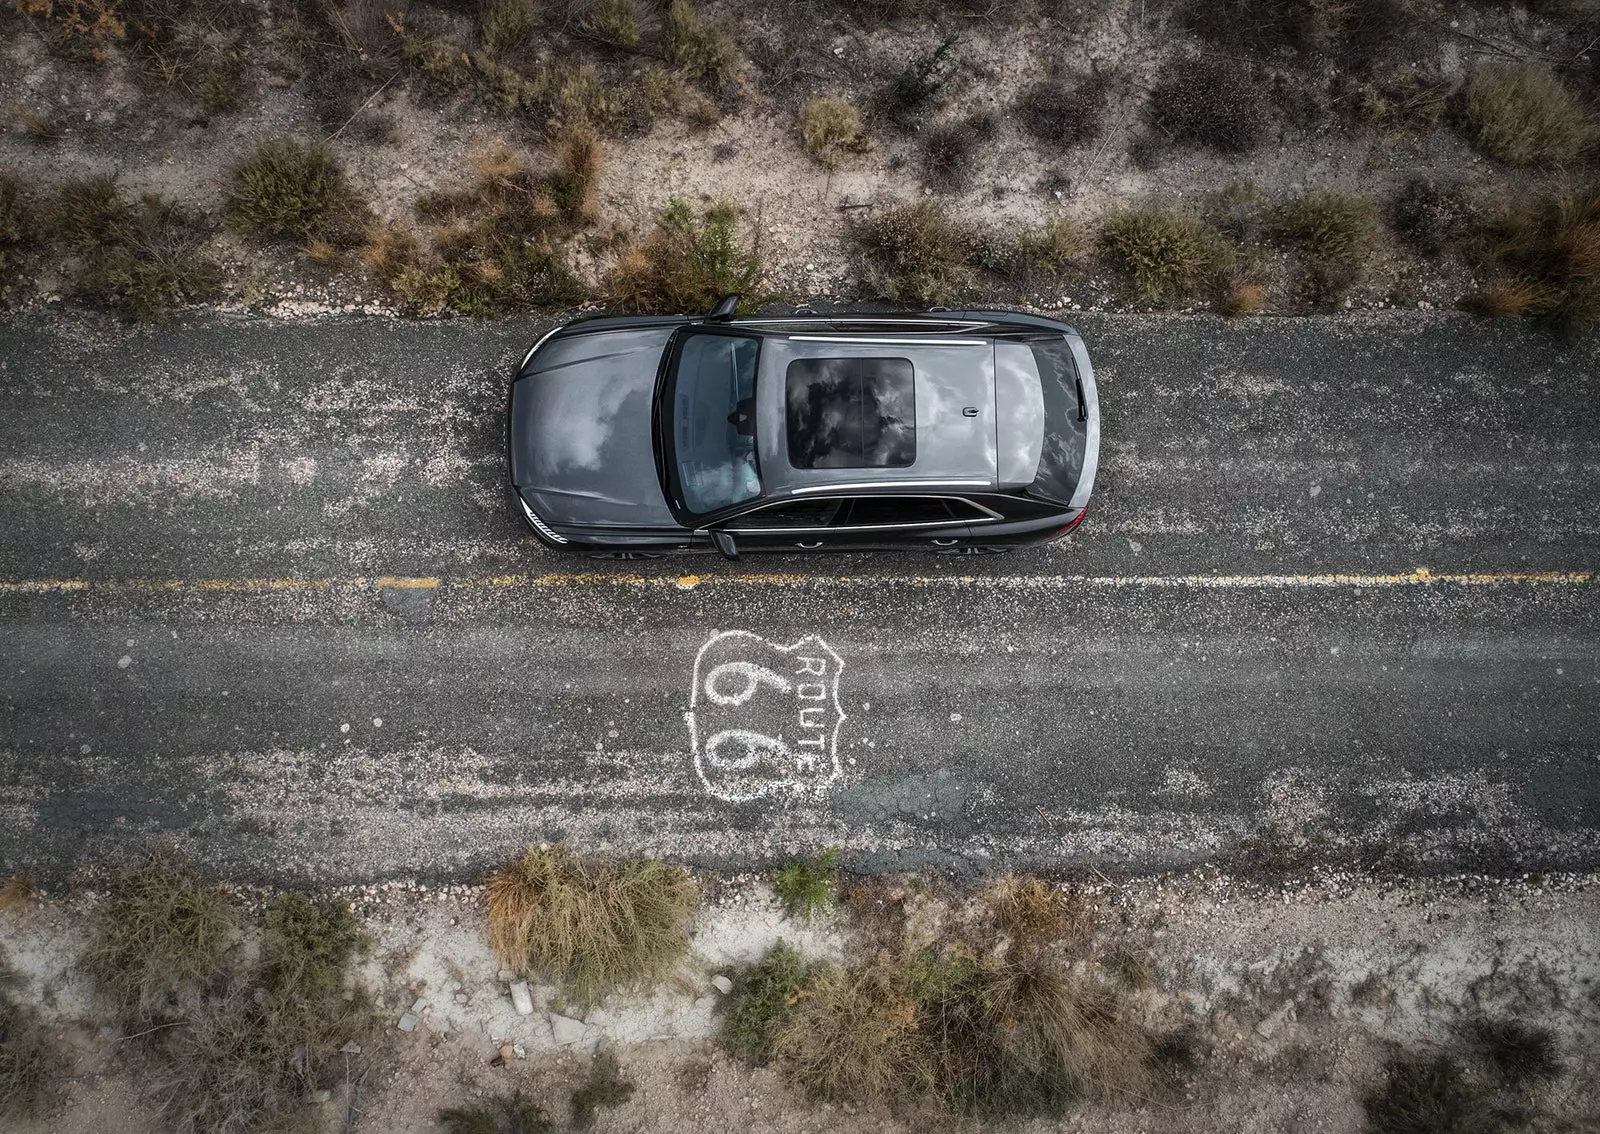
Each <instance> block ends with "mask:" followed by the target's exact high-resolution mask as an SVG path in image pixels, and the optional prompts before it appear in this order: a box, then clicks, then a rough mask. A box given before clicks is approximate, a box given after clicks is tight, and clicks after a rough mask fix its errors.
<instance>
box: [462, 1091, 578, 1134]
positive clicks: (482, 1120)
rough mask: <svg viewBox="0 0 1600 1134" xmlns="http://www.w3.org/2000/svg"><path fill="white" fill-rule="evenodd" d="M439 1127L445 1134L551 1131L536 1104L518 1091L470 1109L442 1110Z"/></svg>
mask: <svg viewBox="0 0 1600 1134" xmlns="http://www.w3.org/2000/svg"><path fill="white" fill-rule="evenodd" d="M439 1125H440V1126H442V1127H444V1130H445V1134H549V1132H550V1131H551V1130H554V1129H555V1125H554V1124H553V1123H552V1122H551V1121H550V1120H549V1119H548V1118H546V1117H545V1116H544V1111H543V1110H541V1109H540V1107H539V1104H538V1103H536V1102H534V1101H533V1100H532V1099H530V1098H528V1097H527V1096H525V1095H524V1094H523V1093H522V1091H521V1090H520V1089H519V1090H516V1091H513V1092H512V1093H511V1094H509V1095H505V1094H498V1095H495V1096H494V1097H493V1098H492V1099H490V1100H489V1101H488V1102H485V1103H478V1104H476V1105H474V1106H451V1107H445V1108H444V1109H443V1110H441V1111H440V1112H439Z"/></svg>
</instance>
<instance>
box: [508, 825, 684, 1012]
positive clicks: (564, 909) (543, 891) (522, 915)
mask: <svg viewBox="0 0 1600 1134" xmlns="http://www.w3.org/2000/svg"><path fill="white" fill-rule="evenodd" d="M486 887H487V892H488V902H489V936H490V939H491V941H492V942H493V944H494V948H495V952H496V953H497V954H498V955H499V957H500V959H501V962H502V963H503V964H505V965H506V966H507V967H509V968H512V969H514V970H516V971H517V972H524V973H534V974H537V975H538V976H540V977H542V978H544V979H548V980H553V981H557V982H560V983H561V984H562V985H564V986H565V988H566V990H567V991H568V992H569V993H570V994H571V995H572V996H574V997H575V998H576V999H577V1000H579V1001H580V1002H582V1003H586V1004H587V1003H593V1002H594V1001H595V1000H597V999H599V997H601V996H602V995H604V994H605V993H606V992H608V991H610V990H611V989H613V988H638V987H643V986H646V985H648V984H650V983H652V982H653V981H656V980H658V979H660V978H661V977H662V976H664V975H665V974H666V973H667V972H668V971H670V970H671V968H672V966H673V965H675V964H676V963H677V962H678V960H679V958H681V957H682V956H683V954H684V952H685V951H686V950H687V949H688V947H689V930H690V927H691V924H692V922H693V919H694V911H695V904H696V901H697V896H696V892H695V886H694V882H693V881H692V880H691V879H690V878H689V876H688V874H687V873H685V872H684V871H683V870H681V869H679V868H678V867H675V866H668V865H667V864H666V863H664V862H660V861H658V860H656V859H642V858H639V859H616V860H613V859H583V858H579V857H577V856H576V855H574V854H573V853H572V852H571V851H569V850H568V849H567V848H566V846H565V845H564V844H558V845H557V846H554V847H548V848H539V847H532V846H530V847H529V848H528V849H527V852H526V853H525V854H524V855H523V856H522V857H521V858H520V859H518V860H517V861H515V862H512V863H508V864H507V865H506V866H504V867H501V868H500V869H499V870H497V871H495V872H494V873H492V874H490V875H489V877H488V879H487V882H486Z"/></svg>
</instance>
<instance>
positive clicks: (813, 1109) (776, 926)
mask: <svg viewBox="0 0 1600 1134" xmlns="http://www.w3.org/2000/svg"><path fill="white" fill-rule="evenodd" d="M707 889H708V890H710V891H711V892H712V897H711V898H710V900H708V902H707V903H706V904H705V906H704V907H703V908H702V911H701V915H700V920H699V923H698V927H697V929H696V933H695V937H694V941H693V945H692V954H691V956H690V958H689V960H687V961H686V962H685V963H684V964H683V965H682V966H681V968H680V970H679V971H678V973H677V974H676V976H675V977H674V978H673V979H672V980H670V981H668V982H667V983H666V984H665V985H664V986H663V987H661V988H659V989H657V990H656V991H655V992H654V993H653V994H651V995H649V996H644V997H640V996H613V997H611V998H609V999H608V1000H606V1001H605V1002H604V1003H603V1004H601V1005H600V1006H598V1007H596V1008H593V1009H590V1010H589V1011H587V1012H583V1013H580V1012H579V1011H578V1010H577V1009H575V1008H573V1007H571V1006H569V1005H566V1004H563V1003H562V1002H561V1000H560V998H559V996H558V995H557V994H556V992H555V990H554V989H551V988H537V987H536V988H535V989H534V990H533V992H534V1000H535V1011H534V1012H533V1013H532V1014H531V1015H526V1016H522V1015H518V1014H517V1012H516V1011H515V1009H514V1007H513V1005H512V1002H511V1000H510V998H509V996H508V992H507V983H506V980H505V978H506V977H507V976H508V975H509V974H507V973H504V972H502V971H501V970H500V969H499V966H498V964H497V962H496V960H495V958H494V956H493V954H492V952H491V951H490V949H489V947H488V944H487V940H486V935H485V932H484V922H483V914H482V911H481V908H480V894H479V892H478V891H477V890H476V889H475V888H471V887H447V888H445V889H443V890H432V891H430V890H427V889H425V888H424V887H422V886H420V885H411V884H393V885H388V886H383V887H372V888H367V889H364V890H362V891H358V892H354V893H352V894H350V895H349V896H350V897H351V899H352V901H353V904H354V908H355V909H356V910H357V912H358V913H359V914H360V916H361V919H362V922H363V925H364V928H365V930H366V932H367V933H368V934H369V935H370V938H371V940H372V948H371V950H370V952H369V954H368V955H367V957H366V959H365V962H364V963H363V965H362V966H361V968H360V971H359V972H358V973H357V974H356V976H355V980H356V981H357V982H358V983H361V984H364V985H365V986H366V987H367V988H369V989H371V990H372V991H373V992H374V993H375V995H376V1000H377V1003H378V1005H379V1011H380V1014H381V1019H380V1022H379V1027H378V1031H377V1034H376V1035H375V1036H374V1037H373V1038H372V1040H371V1041H370V1042H368V1043H367V1044H365V1045H364V1048H363V1050H361V1051H360V1052H357V1053H352V1054H348V1055H346V1056H345V1057H344V1058H346V1059H347V1060H348V1061H349V1066H348V1076H347V1078H348V1083H347V1085H346V1086H344V1087H342V1088H341V1089H340V1090H338V1091H335V1092H334V1094H333V1097H332V1098H330V1099H329V1100H327V1101H326V1102H324V1103H322V1104H320V1105H319V1110H322V1111H323V1114H322V1119H323V1122H322V1128H323V1129H326V1130H329V1131H335V1130H344V1129H353V1130H372V1131H386V1132H388V1131H393V1132H397V1134H398V1132H412V1131H417V1132H421V1131H428V1130H436V1129H439V1126H438V1123H437V1121H436V1115H437V1112H438V1110H439V1108H441V1107H444V1106H450V1105H460V1104H462V1103H463V1102H468V1101H479V1100H483V1099H487V1098H489V1097H491V1096H493V1095H495V1094H503V1093H507V1092H509V1091H511V1090H513V1089H521V1090H523V1091H524V1092H525V1093H526V1094H527V1095H528V1096H529V1097H531V1098H533V1099H534V1100H536V1101H538V1102H539V1103H540V1104H541V1105H542V1106H543V1107H544V1109H545V1111H546V1113H547V1114H549V1115H552V1116H554V1117H555V1118H556V1119H557V1120H558V1123H564V1122H565V1120H566V1117H567V1113H566V1112H567V1099H568V1097H569V1096H570V1094H571V1092H572V1091H573V1090H574V1089H575V1087H576V1086H577V1085H578V1084H579V1083H580V1082H581V1081H582V1080H583V1079H584V1078H585V1076H586V1075H587V1074H588V1073H589V1070H590V1068H591V1066H592V1061H593V1057H594V1053H595V1051H596V1050H597V1049H598V1050H609V1051H611V1052H612V1053H613V1054H614V1055H615V1056H616V1057H617V1058H618V1060H619V1062H620V1065H621V1071H622V1076H623V1078H624V1079H626V1080H628V1081H631V1082H632V1083H634V1084H635V1090H634V1092H633V1094H632V1097H631V1098H629V1099H628V1100H627V1101H626V1102H624V1103H623V1104H622V1105H620V1106H618V1107H616V1108H615V1109H611V1110H604V1111H601V1112H600V1114H599V1117H598V1121H597V1122H596V1125H595V1127H594V1128H595V1129H596V1130H599V1131H606V1132H613V1131H614V1132H622V1131H646V1130H706V1131H730V1132H734V1131H737V1132H740V1134H744V1132H758V1131H759V1132H772V1134H800V1132H802V1131H820V1130H843V1131H869V1130H872V1131H892V1132H896V1134H899V1132H905V1134H912V1132H914V1131H924V1130H960V1129H972V1128H976V1127H977V1126H978V1125H979V1124H977V1123H975V1122H973V1121H971V1120H967V1119H962V1118H959V1117H956V1116H952V1115H950V1114H947V1113H944V1112H942V1111H936V1110H931V1109H930V1110H916V1109H905V1108H902V1109H900V1110H897V1111H889V1110H881V1109H874V1108H865V1109H858V1108H855V1107H851V1106H835V1105H831V1104H825V1103H820V1102H817V1101H815V1100H811V1099H807V1098H805V1097H804V1096H802V1095H800V1094H798V1093H797V1092H796V1091H795V1090H794V1089H793V1088H792V1087H790V1086H789V1085H787V1084H786V1083H785V1082H784V1080H783V1079H782V1078H781V1077H780V1075H779V1074H778V1073H777V1072H775V1071H773V1070H769V1069H756V1068H751V1067H749V1066H747V1065H745V1064H743V1063H741V1062H740V1061H739V1060H737V1059H736V1058H734V1057H732V1056H731V1055H729V1054H728V1053H727V1052H725V1051H724V1050H723V1049H722V1048H721V1047H720V1046H719V1045H718V1043H717V1041H716V1038H715V1037H716V1033H717V1029H718V1027H719V1025H720V1019H721V1016H720V1012H721V1002H722V994H721V992H720V991H719V990H718V989H717V987H716V985H715V983H714V978H715V977H718V976H721V975H726V974H730V973H734V972H736V970H737V969H738V967H739V966H740V965H743V964H746V963H749V962H751V961H754V960H755V959H757V958H758V957H759V956H760V954H761V953H762V952H763V951H764V950H765V949H766V948H767V947H768V946H770V945H771V944H772V943H774V942H776V941H778V940H780V939H781V940H787V941H789V942H791V943H793V944H795V945H796V946H797V947H799V948H800V949H801V951H802V952H803V953H805V954H807V955H808V956H813V957H819V958H825V957H832V958H835V959H838V958H841V957H844V956H847V955H851V954H859V953H860V951H861V950H863V949H864V948H867V947H868V946H867V938H866V937H865V936H864V933H865V930H866V928H867V926H868V924H869V923H867V922H863V921H860V920H854V921H852V920H851V919H849V918H847V917H844V916H843V915H840V916H835V917H828V918H824V919H822V920H819V921H817V922H815V923H812V924H798V923H796V922H794V921H792V920H790V919H788V918H786V917H785V916H784V915H783V913H782V911H781V908H780V907H779V905H778V904H777V902H776V900H775V898H774V897H773V895H772V893H771V891H770V890H769V889H768V888H767V886H766V885H765V883H763V882H761V881H760V880H758V879H752V878H735V879H723V880H716V881H714V882H713V883H712V884H711V885H709V886H708V887H707ZM1084 890H1085V891H1086V894H1087V896H1089V897H1090V898H1091V900H1092V902H1093V907H1094V909H1095V910H1096V929H1095V940H1096V945H1097V949H1098V951H1099V955H1100V956H1102V957H1107V956H1109V955H1110V953H1111V951H1112V950H1114V949H1118V948H1122V949H1130V950H1135V951H1138V952H1140V953H1142V954H1143V955H1146V956H1148V957H1149V958H1150V960H1151V962H1152V963H1153V968H1154V972H1155V974H1156V980H1155V984H1154V986H1153V987H1152V988H1150V989H1148V990H1147V991H1144V992H1141V993H1138V994H1137V997H1136V1000H1137V1005H1138V1010H1139V1011H1140V1012H1142V1013H1144V1015H1145V1017H1146V1020H1147V1022H1148V1023H1150V1025H1151V1026H1153V1027H1158V1028H1161V1029H1172V1028H1183V1027H1189V1028H1193V1029H1195V1034H1196V1035H1197V1036H1198V1037H1199V1043H1198V1045H1197V1050H1198V1052H1199V1053H1200V1056H1199V1059H1198V1061H1197V1062H1196V1063H1195V1064H1194V1065H1193V1066H1192V1067H1191V1068H1190V1069H1189V1070H1188V1071H1187V1072H1185V1073H1184V1074H1182V1075H1181V1076H1179V1077H1178V1078H1175V1079H1172V1080H1166V1079H1158V1080H1153V1081H1152V1083H1151V1085H1150V1087H1149V1089H1148V1092H1147V1093H1145V1094H1140V1095H1137V1096H1134V1097H1118V1098H1112V1099H1099V1100H1091V1101H1086V1102H1084V1103H1083V1104H1082V1105H1081V1106H1080V1107H1079V1108H1078V1109H1077V1110H1075V1111H1074V1112H1073V1113H1072V1114H1070V1115H1069V1116H1068V1117H1066V1118H1063V1119H1059V1120H1030V1121H1026V1122H1019V1123H1015V1124H1012V1125H1010V1126H1008V1127H1007V1128H1008V1129H1016V1130H1021V1131H1030V1132H1035V1131H1036V1132H1038V1134H1044V1132H1046V1131H1051V1132H1055V1131H1085V1132H1087V1131H1094V1132H1104V1134H1134V1132H1143V1134H1180V1132H1181V1134H1200V1132H1205V1131H1216V1130H1230V1131H1241V1132H1257V1131H1259V1132H1262V1134H1266V1132H1269V1131H1271V1132H1281V1131H1293V1132H1296V1134H1311V1132H1318V1134H1346V1132H1355V1131H1359V1130H1362V1129H1364V1121H1363V1111H1362V1108H1361V1098H1362V1096H1363V1094H1364V1093H1365V1092H1366V1091H1368V1090H1369V1089H1370V1088H1371V1087H1372V1086H1373V1084H1374V1083H1375V1082H1377V1081H1378V1078H1379V1076H1380V1068H1381V1066H1382V1063H1383V1060H1384V1058H1385V1055H1386V1053H1387V1052H1389V1051H1390V1050H1393V1049H1401V1048H1403V1049H1404V1050H1407V1051H1411V1052H1431V1051H1442V1050H1452V1049H1453V1048H1454V1047H1455V1046H1456V1045H1457V1044H1458V1042H1459V1037H1460V1029H1461V1028H1462V1026H1463V1022H1464V1021H1465V1020H1467V1019H1469V1018H1471V1017H1473V1016H1475V1015H1478V1014H1489V1015H1493V1016H1495V1017H1497V1018H1507V1017H1509V1018H1514V1019H1520V1020H1524V1021H1528V1022H1533V1023H1537V1024H1539V1025H1541V1026H1544V1027H1548V1028H1550V1029H1551V1030H1552V1031H1553V1033H1554V1034H1555V1036H1556V1041H1557V1044H1558V1048H1559V1052H1560V1055H1561V1058H1562V1061H1563V1064H1564V1068H1565V1070H1564V1073H1563V1074H1562V1076H1561V1077H1560V1078H1559V1079H1557V1080H1556V1081H1554V1082H1553V1083H1551V1084H1550V1085H1549V1086H1548V1087H1547V1088H1545V1089H1544V1090H1543V1092H1542V1095H1541V1097H1540V1098H1539V1100H1538V1101H1539V1102H1540V1104H1541V1105H1542V1106H1543V1107H1544V1108H1545V1110H1546V1113H1547V1115H1548V1116H1549V1118H1548V1122H1549V1125H1548V1128H1549V1129H1566V1130H1593V1129H1597V1128H1600V1126H1597V1125H1596V1124H1597V1123H1600V1094H1597V1093H1596V1090H1595V1086H1594V1081H1595V1073H1596V1072H1597V1071H1600V1065H1597V1060H1600V932H1596V931H1597V928H1600V878H1597V877H1595V876H1562V877H1552V878H1538V877H1535V878H1531V879H1528V880H1524V881H1520V882H1501V881H1489V880H1486V879H1482V878H1476V877H1470V876H1469V877H1462V878H1454V879H1437V880H1429V881H1391V882H1374V881H1371V880H1360V879H1343V878H1335V877H1323V878H1318V879H1314V880H1310V881H1302V882H1296V883H1291V884H1289V885H1287V886H1285V887H1283V888H1269V887H1262V886H1259V885H1255V884H1251V883H1246V882H1242V881H1240V880H1238V879H1235V878H1230V877H1226V876H1222V875H1218V874H1214V873H1209V872H1200V873H1191V874H1185V875H1178V876H1169V877H1166V878H1159V879H1148V880H1141V881H1131V882H1124V883H1118V884H1111V883H1108V882H1107V883H1096V884H1094V885H1091V886H1086V887H1084ZM884 892H885V893H888V894H891V895H895V896H896V901H899V900H902V899H904V900H906V902H907V905H908V908H909V909H910V910H911V911H912V912H911V917H910V919H909V922H908V923H907V924H908V925H909V927H910V928H909V929H908V930H907V932H909V933H911V934H913V935H915V934H916V933H917V932H919V930H918V928H917V927H918V926H919V925H920V926H922V927H923V931H926V932H929V933H934V932H937V927H938V925H939V924H940V921H941V919H947V918H952V917H960V916H961V908H962V907H961V902H962V899H961V897H960V896H959V895H953V894H951V893H950V892H949V891H947V890H945V889H944V888H943V887H942V886H940V885H939V884H938V883H937V882H936V881H933V882H932V883H931V884H930V880H927V879H921V880H917V879H909V880H902V881H899V882H891V883H889V884H888V885H887V887H886V889H885V890H884ZM94 908H95V898H94V897H93V896H92V895H90V894H80V895H76V896H68V897H61V898H45V899H37V900H33V901H30V902H28V903H25V904H23V905H21V906H19V907H14V908H12V909H11V910H9V911H6V912H4V913H0V943H3V944H4V945H5V947H6V949H7V951H8V953H9V954H10V957H11V961H12V964H13V965H14V966H15V967H16V968H17V970H18V971H19V972H20V973H21V975H22V980H23V990H24V997H25V999H28V1000H31V1001H32V1002H33V1003H35V1004H37V1005H38V1006H39V1007H40V1009H41V1011H42V1012H43V1013H44V1014H45V1016H46V1017H47V1019H49V1020H51V1021H52V1032H53V1034H54V1035H55V1037H56V1038H57V1041H58V1043H59V1044H60V1047H61V1050H62V1051H63V1056H62V1061H63V1066H62V1067H61V1069H60V1070H61V1072H62V1074H63V1075H64V1076H65V1077H66V1081H67V1087H68V1094H67V1099H66V1101H65V1103H64V1104H63V1105H62V1106H60V1107H58V1108H57V1109H55V1110H54V1111H52V1112H51V1113H49V1114H47V1115H46V1116H44V1117H43V1118H42V1119H41V1120H40V1121H38V1122H35V1123H33V1124H32V1125H26V1124H23V1125H14V1126H10V1127H6V1128H5V1129H6V1130H7V1131H12V1132H15V1134H43V1132H45V1131H49V1132H51V1134H57V1132H60V1134H90V1132H96V1131H119V1132H121V1131H128V1132H133V1134H142V1132H144V1131H155V1130H158V1129H160V1124H159V1122H158V1121H157V1119H156V1116H155V1114H154V1113H153V1111H152V1109H151V1107H150V1104H149V1103H148V1101H147V1100H145V1099H144V1097H143V1096H142V1094H141V1088H140V1084H141V1074H142V1073H141V1069H140V1067H139V1065H138V1064H137V1062H136V1061H135V1060H134V1059H133V1058H131V1057H129V1056H128V1055H127V1054H126V1053H127V1052H128V1051H129V1050H130V1049H128V1048H127V1047H126V1046H124V1041H123V1037H122V1036H121V1035H120V1033H118V1032H117V1031H116V1030H115V1028H113V1027H112V1026H110V1025H109V1024H107V1023H105V1022H104V1018H103V1017H102V1014H101V1012H100V1010H99V1008H98V1007H97V1006H96V1004H95V1001H94V998H93V995H92V991H91V989H90V988H89V986H88V984H87V982H86V980H85V978H84V977H83V975H82V974H81V973H80V972H79V971H78V969H77V967H76V957H77V955H78V951H79V950H80V949H81V947H82V944H83V942H84V940H85V939H86V932H87V930H86V927H87V925H88V922H89V919H90V917H91V916H92V914H93V911H94ZM249 948H250V943H249V942H248V941H246V942H244V943H242V945H241V949H242V950H243V951H244V952H246V953H248V951H249ZM408 1011H412V1012H414V1013H415V1014H416V1016H417V1018H418V1021H417V1024H416V1027H415V1030H413V1031H410V1032H406V1031H401V1030H400V1029H399V1027H398V1024H399V1023H400V1021H401V1019H402V1015H403V1014H404V1013H406V1012H408ZM569 1012H570V1013H572V1015H570V1016H568V1015H566V1013H569ZM350 1084H359V1087H358V1088H356V1087H353V1086H351V1085H350ZM347 1124H348V1125H347ZM558 1128H560V1126H559V1125H558Z"/></svg>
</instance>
